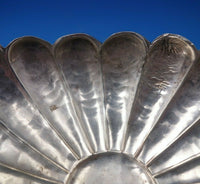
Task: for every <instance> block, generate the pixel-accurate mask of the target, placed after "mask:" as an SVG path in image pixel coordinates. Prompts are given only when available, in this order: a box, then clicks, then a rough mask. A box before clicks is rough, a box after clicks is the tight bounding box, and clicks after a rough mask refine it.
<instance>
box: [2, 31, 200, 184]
mask: <svg viewBox="0 0 200 184" xmlns="http://www.w3.org/2000/svg"><path fill="white" fill-rule="evenodd" d="M199 71H200V60H199V54H198V51H197V50H196V48H195V47H194V45H193V44H192V43H191V42H190V41H188V40H187V39H185V38H183V37H181V36H178V35H173V34H164V35H162V36H160V37H158V38H157V39H156V40H155V41H154V42H153V43H151V44H150V43H149V42H148V41H147V40H145V39H144V38H143V37H142V36H141V35H139V34H137V33H132V32H121V33H117V34H114V35H112V36H111V37H109V38H108V39H107V40H106V41H105V42H104V43H103V44H101V43H100V42H98V41H97V40H95V39H94V38H92V37H91V36H88V35H86V34H74V35H69V36H64V37H62V38H60V39H58V40H57V41H56V42H55V44H54V45H51V44H49V43H48V42H46V41H43V40H41V39H38V38H35V37H22V38H18V39H16V40H14V41H13V42H12V43H10V44H9V45H8V46H7V47H6V48H2V47H1V48H0V184H30V183H31V184H39V183H42V184H44V183H47V184H50V183H51V184H52V183H54V184H112V183H113V184H132V183H137V184H195V183H200V72H199Z"/></svg>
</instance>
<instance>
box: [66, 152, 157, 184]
mask: <svg viewBox="0 0 200 184" xmlns="http://www.w3.org/2000/svg"><path fill="white" fill-rule="evenodd" d="M66 184H154V182H153V180H152V178H151V177H150V174H149V173H148V171H147V170H146V169H145V168H144V167H143V166H142V165H141V164H140V163H139V162H138V161H137V160H136V159H134V158H132V157H130V156H129V155H126V154H122V153H113V152H106V153H100V154H97V155H92V156H90V157H88V158H87V159H85V160H83V161H81V162H80V163H79V164H78V165H77V166H76V167H75V168H74V169H73V170H72V172H71V173H70V175H69V177H68V180H67V182H66Z"/></svg>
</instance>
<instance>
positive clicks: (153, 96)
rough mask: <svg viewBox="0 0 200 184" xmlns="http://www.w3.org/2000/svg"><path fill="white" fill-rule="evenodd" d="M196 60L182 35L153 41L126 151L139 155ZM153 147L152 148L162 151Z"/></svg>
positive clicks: (163, 37)
mask: <svg viewBox="0 0 200 184" xmlns="http://www.w3.org/2000/svg"><path fill="white" fill-rule="evenodd" d="M195 59H196V56H195V51H194V49H193V46H192V45H191V43H190V42H188V41H187V40H185V39H184V38H182V37H179V36H176V35H163V36H161V37H159V38H158V39H156V40H155V41H154V42H153V43H152V45H151V47H150V49H149V52H148V56H147V61H146V63H145V65H144V68H143V71H142V75H141V79H140V83H139V86H138V91H137V94H136V98H135V99H136V100H135V102H134V104H133V108H132V110H131V115H130V118H129V123H128V132H127V145H126V149H125V152H127V153H130V154H133V155H136V156H137V155H138V154H139V152H140V150H141V149H142V147H143V143H144V142H145V140H146V139H147V138H148V136H149V133H150V132H151V130H152V129H154V126H155V125H156V123H157V121H158V120H159V118H160V117H161V115H162V113H163V112H164V111H165V109H166V108H167V105H168V103H169V102H170V100H171V99H172V97H173V96H174V94H175V93H176V91H177V89H178V88H179V86H180V85H181V83H182V82H183V80H184V78H185V76H186V74H187V73H188V71H189V70H190V68H191V66H192V64H193V62H194V61H195ZM157 134H158V135H159V136H162V133H160V132H159V133H157ZM157 134H156V135H155V134H154V135H155V136H157ZM163 138H164V137H163ZM156 140H157V141H160V139H159V138H158V137H157V138H156ZM145 146H146V144H145ZM149 146H150V147H149V149H148V151H152V152H157V151H158V150H155V149H153V148H152V146H153V144H151V145H149ZM144 157H145V156H144ZM147 159H148V158H146V157H145V158H144V161H145V163H146V160H147Z"/></svg>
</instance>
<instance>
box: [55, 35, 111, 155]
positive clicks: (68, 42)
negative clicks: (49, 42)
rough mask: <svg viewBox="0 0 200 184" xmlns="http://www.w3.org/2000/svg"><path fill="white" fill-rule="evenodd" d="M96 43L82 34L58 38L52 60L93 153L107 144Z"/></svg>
mask: <svg viewBox="0 0 200 184" xmlns="http://www.w3.org/2000/svg"><path fill="white" fill-rule="evenodd" d="M99 45H100V43H98V42H97V41H96V40H94V39H93V38H91V37H90V36H87V35H85V34H79V35H71V36H66V37H63V38H61V39H59V40H58V41H57V42H56V44H55V48H54V53H55V59H56V61H57V62H58V64H59V66H60V68H61V70H62V71H63V74H64V77H65V80H66V83H67V84H68V85H69V89H70V90H71V94H72V96H73V100H74V102H75V106H76V110H77V113H78V116H79V119H80V121H81V124H82V127H83V129H84V131H85V133H86V135H87V138H88V140H89V142H90V144H91V147H92V149H93V151H94V152H102V151H105V150H106V147H107V144H108V143H107V134H106V129H107V128H106V124H105V116H104V99H103V86H102V75H101V66H100V61H99V57H98V50H99Z"/></svg>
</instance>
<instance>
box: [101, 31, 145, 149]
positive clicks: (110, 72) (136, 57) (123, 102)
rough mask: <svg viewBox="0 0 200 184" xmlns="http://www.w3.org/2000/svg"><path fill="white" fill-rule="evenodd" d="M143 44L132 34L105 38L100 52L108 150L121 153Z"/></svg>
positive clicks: (143, 59) (142, 39)
mask: <svg viewBox="0 0 200 184" xmlns="http://www.w3.org/2000/svg"><path fill="white" fill-rule="evenodd" d="M146 53H147V43H146V41H145V40H144V38H143V37H142V36H140V35H138V34H136V33H120V34H115V35H113V36H111V37H110V38H108V40H106V41H105V43H104V44H103V45H102V48H101V60H102V73H103V84H104V96H105V111H106V119H107V123H108V136H109V143H110V146H109V147H110V150H122V149H123V147H124V138H125V133H126V127H127V122H128V118H129V114H130V110H131V107H132V103H133V99H134V96H135V92H136V89H137V85H138V81H139V79H140V74H141V71H142V66H143V64H144V61H145V57H146Z"/></svg>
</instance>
